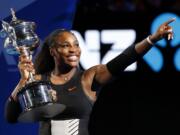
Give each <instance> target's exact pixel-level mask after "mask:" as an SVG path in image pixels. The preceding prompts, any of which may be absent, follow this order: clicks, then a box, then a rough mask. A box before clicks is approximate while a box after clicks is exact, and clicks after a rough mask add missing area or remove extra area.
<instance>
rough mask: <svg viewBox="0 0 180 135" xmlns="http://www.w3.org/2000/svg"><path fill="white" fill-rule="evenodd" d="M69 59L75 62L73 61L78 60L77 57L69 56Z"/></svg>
mask: <svg viewBox="0 0 180 135" xmlns="http://www.w3.org/2000/svg"><path fill="white" fill-rule="evenodd" d="M68 58H69V60H73V61H74V60H77V56H69V57H68Z"/></svg>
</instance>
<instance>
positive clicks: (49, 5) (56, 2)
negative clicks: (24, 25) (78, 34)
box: [0, 0, 77, 135]
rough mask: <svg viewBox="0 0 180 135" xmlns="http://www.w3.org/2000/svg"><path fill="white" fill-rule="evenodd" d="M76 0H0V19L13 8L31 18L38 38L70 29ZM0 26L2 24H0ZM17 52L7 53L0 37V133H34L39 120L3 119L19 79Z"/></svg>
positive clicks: (31, 134) (7, 19)
mask: <svg viewBox="0 0 180 135" xmlns="http://www.w3.org/2000/svg"><path fill="white" fill-rule="evenodd" d="M76 3H77V0H53V1H45V0H15V1H14V0H0V20H5V21H8V22H9V21H10V20H11V15H10V14H11V13H10V8H13V9H14V10H15V11H16V16H17V18H19V19H22V20H27V21H34V22H35V23H36V25H37V29H36V33H37V34H38V36H39V37H40V39H41V41H42V40H43V39H44V37H45V36H47V34H48V33H50V32H51V31H52V30H54V29H56V28H66V29H70V28H71V27H72V22H73V17H74V13H75V10H76ZM0 27H1V26H0ZM17 58H18V57H17V56H10V55H8V54H7V53H6V52H5V49H4V48H3V40H2V39H0V74H1V77H0V90H1V94H0V135H11V134H13V135H16V134H21V135H23V134H26V135H35V134H37V130H38V124H37V123H30V124H22V123H18V124H8V123H7V122H6V121H5V119H4V105H5V101H6V99H7V98H8V96H9V94H10V93H11V92H12V90H13V89H14V87H15V85H16V84H17V82H18V80H19V77H20V75H19V72H18V69H17Z"/></svg>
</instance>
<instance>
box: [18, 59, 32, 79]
mask: <svg viewBox="0 0 180 135" xmlns="http://www.w3.org/2000/svg"><path fill="white" fill-rule="evenodd" d="M18 68H19V71H20V74H21V80H24V81H28V79H29V76H30V72H31V73H32V74H34V73H35V70H34V65H33V62H32V60H31V59H29V58H28V57H27V56H26V55H20V56H19V63H18Z"/></svg>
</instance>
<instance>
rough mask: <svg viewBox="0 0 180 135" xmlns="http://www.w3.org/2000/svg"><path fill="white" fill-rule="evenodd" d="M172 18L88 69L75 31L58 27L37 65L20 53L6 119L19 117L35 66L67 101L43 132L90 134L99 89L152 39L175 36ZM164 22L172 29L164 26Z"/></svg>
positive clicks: (56, 96)
mask: <svg viewBox="0 0 180 135" xmlns="http://www.w3.org/2000/svg"><path fill="white" fill-rule="evenodd" d="M172 21H174V19H171V20H169V21H167V22H165V23H164V24H162V25H161V26H160V27H159V28H158V30H157V31H156V32H155V33H154V34H153V35H150V36H149V37H148V38H146V39H144V40H142V41H141V42H139V43H137V44H135V45H131V46H129V47H128V48H127V49H125V51H124V52H123V53H121V54H120V55H119V56H117V57H116V58H114V59H113V60H111V61H110V62H108V63H107V64H104V65H102V64H100V65H95V66H93V67H91V68H89V69H87V70H85V71H83V70H81V69H80V68H79V59H80V55H81V49H80V47H79V43H78V40H77V38H76V37H75V35H74V34H73V33H72V32H70V31H68V30H64V29H63V30H61V29H60V30H59V29H58V30H55V31H54V32H52V33H51V34H50V35H49V36H48V37H47V38H46V40H45V42H44V44H43V47H42V50H41V51H40V53H39V55H38V56H37V58H36V60H35V66H33V63H32V61H31V60H29V59H27V58H26V57H24V56H20V59H19V66H18V67H19V70H20V72H21V79H20V81H19V83H18V84H17V86H16V88H15V89H14V91H13V92H12V94H11V98H10V100H8V101H7V108H6V110H7V114H6V119H7V120H8V121H9V122H16V121H17V117H18V115H19V113H20V112H21V110H20V109H19V103H18V101H17V99H16V97H17V93H18V91H19V90H20V89H21V87H23V86H24V85H25V83H26V82H27V79H28V77H29V72H32V71H34V70H35V72H36V75H35V77H36V79H37V80H45V81H49V82H50V83H51V86H52V89H53V91H52V92H51V94H52V96H53V97H54V98H53V99H55V100H56V101H57V102H58V103H61V104H64V105H66V109H65V110H64V111H63V112H62V113H60V114H58V115H56V116H55V117H53V118H50V119H45V120H44V121H41V122H40V130H39V133H40V135H60V134H61V135H72V134H73V135H89V132H88V121H89V116H90V113H91V110H92V107H93V103H94V102H95V101H96V98H97V95H96V90H98V89H99V88H101V86H102V85H104V84H107V83H108V82H109V81H110V80H111V79H112V77H113V76H114V77H118V76H119V75H120V74H119V73H120V72H123V71H124V69H125V68H126V67H127V66H129V65H130V64H132V63H133V62H135V61H136V60H137V59H138V58H139V57H140V56H142V55H144V54H145V53H146V52H147V51H148V50H149V49H150V48H151V47H152V46H153V45H152V43H155V42H157V41H158V40H160V39H162V38H164V37H166V36H167V35H169V37H170V38H172V36H173V34H172V31H169V30H170V29H172V28H171V27H170V26H168V24H169V23H170V22H172ZM164 26H166V27H167V28H168V29H163V30H161V29H162V28H163V27H164Z"/></svg>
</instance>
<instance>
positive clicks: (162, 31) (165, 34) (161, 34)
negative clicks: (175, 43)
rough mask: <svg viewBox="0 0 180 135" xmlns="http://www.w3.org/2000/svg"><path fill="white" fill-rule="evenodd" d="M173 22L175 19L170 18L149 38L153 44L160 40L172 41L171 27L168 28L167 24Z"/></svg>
mask: <svg viewBox="0 0 180 135" xmlns="http://www.w3.org/2000/svg"><path fill="white" fill-rule="evenodd" d="M175 20H176V19H175V18H172V19H170V20H168V21H167V22H164V23H163V24H161V25H160V26H159V28H158V29H157V31H156V33H154V34H153V35H152V36H151V40H152V41H153V42H156V41H158V40H161V39H162V38H167V39H168V40H170V39H173V29H172V27H171V26H169V24H170V23H171V22H173V21H175Z"/></svg>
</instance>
